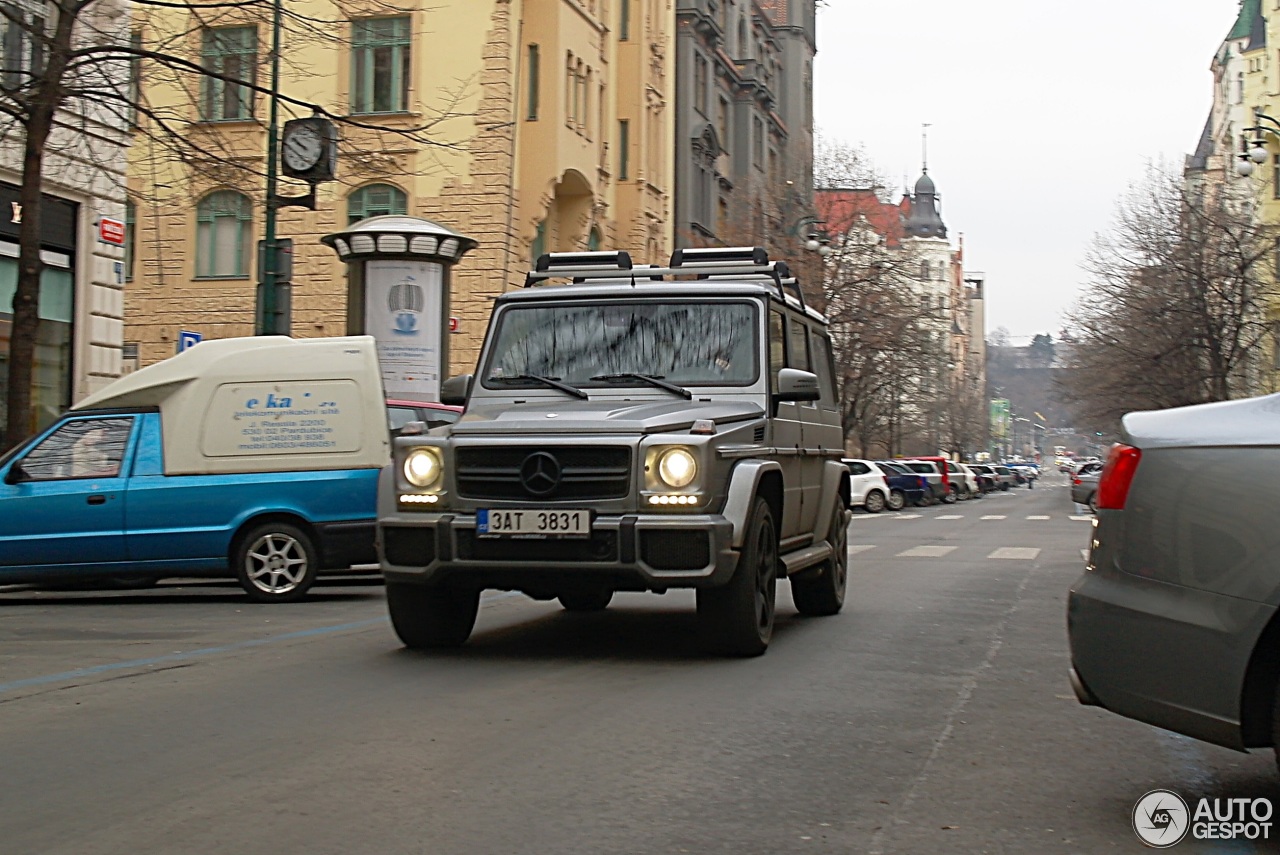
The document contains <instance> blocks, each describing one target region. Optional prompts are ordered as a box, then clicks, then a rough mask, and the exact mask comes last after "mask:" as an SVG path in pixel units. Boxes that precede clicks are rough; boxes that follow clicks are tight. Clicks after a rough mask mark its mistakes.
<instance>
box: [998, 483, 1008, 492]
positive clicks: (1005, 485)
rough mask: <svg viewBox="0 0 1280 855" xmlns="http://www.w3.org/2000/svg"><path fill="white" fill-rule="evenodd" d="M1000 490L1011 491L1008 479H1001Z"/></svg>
mask: <svg viewBox="0 0 1280 855" xmlns="http://www.w3.org/2000/svg"><path fill="white" fill-rule="evenodd" d="M1000 492H1002V493H1007V492H1009V484H1008V482H1007V481H1001V482H1000Z"/></svg>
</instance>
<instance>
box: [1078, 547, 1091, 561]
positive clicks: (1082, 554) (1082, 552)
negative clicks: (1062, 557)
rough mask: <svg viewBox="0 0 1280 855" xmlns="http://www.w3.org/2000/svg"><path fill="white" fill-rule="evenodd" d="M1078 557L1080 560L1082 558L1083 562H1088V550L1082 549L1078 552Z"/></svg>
mask: <svg viewBox="0 0 1280 855" xmlns="http://www.w3.org/2000/svg"><path fill="white" fill-rule="evenodd" d="M1080 557H1081V558H1083V559H1084V560H1085V561H1088V560H1089V550H1087V549H1082V550H1080Z"/></svg>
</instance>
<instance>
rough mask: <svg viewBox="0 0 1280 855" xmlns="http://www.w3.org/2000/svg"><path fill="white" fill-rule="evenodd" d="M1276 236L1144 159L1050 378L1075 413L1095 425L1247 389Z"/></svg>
mask: <svg viewBox="0 0 1280 855" xmlns="http://www.w3.org/2000/svg"><path fill="white" fill-rule="evenodd" d="M1277 234H1278V232H1277V230H1276V228H1275V227H1274V226H1268V225H1264V224H1258V223H1255V222H1253V220H1252V218H1251V217H1250V216H1249V213H1248V212H1247V211H1246V210H1243V209H1242V208H1240V207H1238V206H1236V205H1234V204H1232V203H1231V201H1230V200H1229V199H1228V198H1226V196H1225V194H1222V195H1217V196H1214V197H1206V196H1205V195H1203V194H1200V193H1194V192H1188V190H1187V189H1186V188H1185V186H1184V185H1183V182H1182V180H1181V176H1180V175H1179V174H1178V173H1176V172H1175V171H1173V170H1169V169H1165V168H1160V167H1154V166H1153V167H1151V168H1150V169H1149V170H1148V173H1147V175H1146V177H1145V179H1144V180H1143V182H1142V183H1140V184H1137V185H1135V186H1133V187H1131V188H1130V191H1129V192H1128V194H1127V195H1126V196H1125V197H1124V198H1123V199H1122V201H1121V202H1120V204H1119V206H1118V211H1117V219H1116V222H1115V225H1114V226H1113V228H1112V229H1111V231H1110V232H1108V233H1106V234H1103V235H1100V236H1099V237H1098V238H1097V239H1096V240H1095V243H1094V246H1093V248H1092V250H1091V252H1090V253H1089V255H1088V258H1087V260H1086V264H1085V267H1086V270H1087V272H1088V273H1089V274H1090V277H1091V281H1090V283H1089V286H1088V288H1087V290H1086V292H1085V294H1084V296H1083V297H1082V299H1081V300H1080V302H1079V304H1078V305H1077V306H1076V308H1075V309H1074V310H1073V312H1072V313H1071V316H1070V324H1071V334H1072V337H1073V338H1074V339H1075V343H1074V345H1073V346H1072V348H1071V354H1072V356H1071V358H1070V364H1069V367H1068V370H1067V371H1066V372H1064V377H1063V379H1062V380H1061V382H1060V384H1059V388H1060V391H1061V392H1062V394H1063V395H1064V397H1065V398H1066V400H1067V401H1068V402H1069V404H1070V405H1071V406H1072V407H1073V409H1074V410H1075V411H1076V413H1077V416H1078V417H1080V418H1083V419H1085V420H1088V421H1090V422H1093V423H1095V424H1104V423H1110V422H1113V421H1115V420H1117V419H1118V418H1119V417H1120V416H1122V415H1123V414H1124V413H1126V412H1129V411H1131V410H1135V409H1159V408H1164V407H1175V406H1183V405H1187V404H1196V403H1203V402H1206V401H1220V400H1226V399H1229V398H1233V397H1240V396H1243V395H1247V394H1250V392H1251V390H1250V386H1249V376H1248V375H1249V370H1250V366H1251V363H1253V361H1254V360H1256V359H1257V358H1258V353H1259V350H1260V347H1261V345H1262V342H1263V341H1264V340H1265V338H1266V335H1267V321H1266V308H1267V294H1268V291H1267V281H1268V277H1269V276H1270V275H1271V274H1272V271H1271V269H1270V266H1269V257H1270V255H1271V254H1272V253H1273V252H1274V251H1275V247H1276V238H1277Z"/></svg>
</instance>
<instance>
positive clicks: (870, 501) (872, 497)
mask: <svg viewBox="0 0 1280 855" xmlns="http://www.w3.org/2000/svg"><path fill="white" fill-rule="evenodd" d="M862 507H864V508H866V511H867V513H869V514H878V513H880V512H881V511H883V510H884V493H882V492H880V491H879V490H872V491H871V492H870V493H867V498H866V500H865V501H864V502H863V503H862Z"/></svg>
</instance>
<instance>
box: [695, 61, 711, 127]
mask: <svg viewBox="0 0 1280 855" xmlns="http://www.w3.org/2000/svg"><path fill="white" fill-rule="evenodd" d="M708 70H709V65H708V63H707V58H706V57H705V56H703V55H702V54H700V53H699V54H694V57H693V106H694V107H695V108H696V109H697V111H698V112H699V113H701V114H702V115H703V116H704V117H705V116H706V115H707V83H708Z"/></svg>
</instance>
